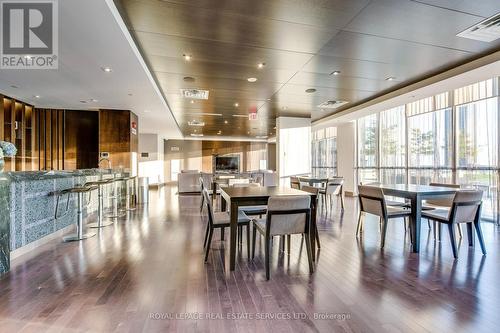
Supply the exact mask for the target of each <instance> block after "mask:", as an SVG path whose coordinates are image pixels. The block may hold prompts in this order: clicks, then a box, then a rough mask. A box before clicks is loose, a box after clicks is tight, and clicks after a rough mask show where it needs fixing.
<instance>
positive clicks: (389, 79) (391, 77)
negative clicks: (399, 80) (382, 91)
mask: <svg viewBox="0 0 500 333" xmlns="http://www.w3.org/2000/svg"><path fill="white" fill-rule="evenodd" d="M385 80H386V81H394V80H396V78H395V77H394V76H389V77H388V78H386V79H385Z"/></svg>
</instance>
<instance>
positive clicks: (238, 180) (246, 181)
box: [228, 178, 250, 186]
mask: <svg viewBox="0 0 500 333" xmlns="http://www.w3.org/2000/svg"><path fill="white" fill-rule="evenodd" d="M249 183H250V179H249V178H233V179H228V185H229V186H234V185H236V184H246V185H247V186H248V184H249Z"/></svg>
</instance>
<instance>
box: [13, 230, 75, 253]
mask: <svg viewBox="0 0 500 333" xmlns="http://www.w3.org/2000/svg"><path fill="white" fill-rule="evenodd" d="M74 229H75V225H74V224H70V225H68V226H67V227H64V228H62V229H59V230H57V231H56V232H54V233H51V234H50V235H47V236H45V237H43V238H40V239H38V240H36V241H34V242H31V243H29V244H26V245H25V246H23V247H20V248H18V249H15V250H14V251H11V252H10V260H11V261H12V260H15V259H17V258H19V257H20V256H23V255H25V254H27V253H30V252H32V251H34V250H36V249H37V248H39V247H40V246H42V245H45V244H47V243H49V242H50V241H52V240H54V239H56V238H60V239H61V242H62V237H63V236H64V235H65V234H67V233H68V232H70V231H72V230H74Z"/></svg>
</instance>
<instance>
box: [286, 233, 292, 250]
mask: <svg viewBox="0 0 500 333" xmlns="http://www.w3.org/2000/svg"><path fill="white" fill-rule="evenodd" d="M291 243H292V235H286V253H287V254H288V255H290V248H291Z"/></svg>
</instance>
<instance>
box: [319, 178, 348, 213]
mask: <svg viewBox="0 0 500 333" xmlns="http://www.w3.org/2000/svg"><path fill="white" fill-rule="evenodd" d="M343 186H344V177H333V178H329V179H328V181H327V182H326V186H325V187H324V188H323V189H321V190H320V191H319V193H320V194H321V198H322V200H323V203H324V205H325V208H326V211H328V208H330V209H331V207H332V206H333V196H334V195H336V196H339V197H340V204H341V207H342V211H343V210H344V195H343V194H344V193H343V192H344V191H343Z"/></svg>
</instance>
